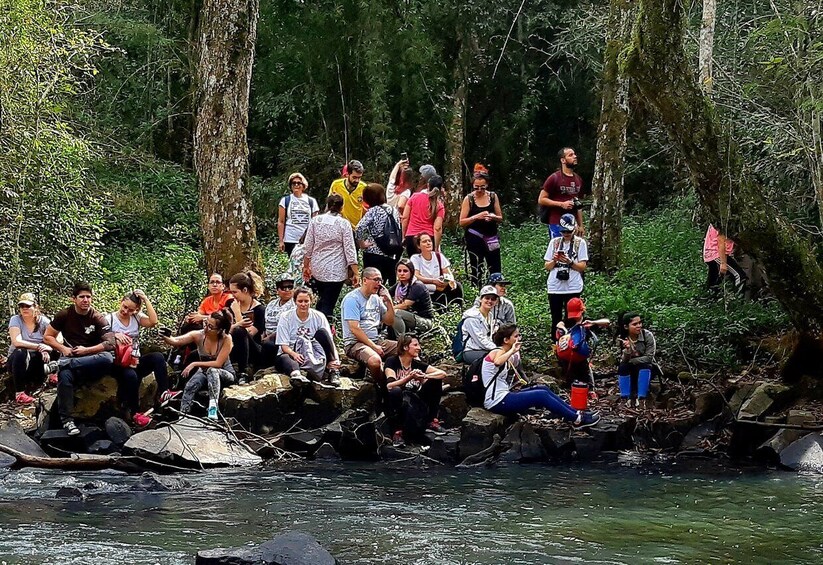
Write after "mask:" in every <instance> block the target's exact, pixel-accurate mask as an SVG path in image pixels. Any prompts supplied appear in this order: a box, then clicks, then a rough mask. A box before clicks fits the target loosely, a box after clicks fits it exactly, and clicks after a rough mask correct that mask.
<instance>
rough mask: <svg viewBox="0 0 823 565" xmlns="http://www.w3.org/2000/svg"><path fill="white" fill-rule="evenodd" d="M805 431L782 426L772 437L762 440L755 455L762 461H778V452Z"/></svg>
mask: <svg viewBox="0 0 823 565" xmlns="http://www.w3.org/2000/svg"><path fill="white" fill-rule="evenodd" d="M806 433H807V432H804V431H803V430H790V429H788V428H783V429H781V430H779V431H778V432H777V433H776V434H774V435H773V436H772V437H770V438H769V439H767V440H766V441H764V442H763V443H762V444H761V445H760V447H758V448H757V451H756V452H755V456H756V457H757V458H758V459H761V460H762V461H766V462H768V463H779V462H780V454H781V453H782V452H783V450H784V449H786V448H787V447H789V446H790V445H791V444H793V443H794V442H796V441H797V440H799V439H800V438H801V437H802V436H804V435H806Z"/></svg>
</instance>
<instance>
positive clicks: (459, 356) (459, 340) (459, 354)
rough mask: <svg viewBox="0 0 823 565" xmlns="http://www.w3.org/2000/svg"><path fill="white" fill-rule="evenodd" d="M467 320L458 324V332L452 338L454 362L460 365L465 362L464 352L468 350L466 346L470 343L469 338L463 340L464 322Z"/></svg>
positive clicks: (462, 320)
mask: <svg viewBox="0 0 823 565" xmlns="http://www.w3.org/2000/svg"><path fill="white" fill-rule="evenodd" d="M465 321H466V319H465V318H463V319H461V320H460V321H459V322H458V323H457V330H456V333H455V334H454V337H452V355H454V360H455V361H457V362H458V363H462V362H463V351H464V350H465V349H466V344H467V343H468V342H469V338H466V339H463V322H465Z"/></svg>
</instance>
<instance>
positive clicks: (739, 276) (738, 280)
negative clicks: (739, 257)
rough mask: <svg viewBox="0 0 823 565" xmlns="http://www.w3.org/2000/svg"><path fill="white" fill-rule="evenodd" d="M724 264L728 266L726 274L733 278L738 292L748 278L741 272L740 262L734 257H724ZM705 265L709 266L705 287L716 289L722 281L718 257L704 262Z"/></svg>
mask: <svg viewBox="0 0 823 565" xmlns="http://www.w3.org/2000/svg"><path fill="white" fill-rule="evenodd" d="M726 265H727V266H728V270H727V271H726V276H727V277H732V278H733V279H734V288H735V290H736V291H738V292H740V290H742V289H743V285H744V284H746V281H747V280H749V278H748V277H747V276H746V273H744V272H743V267H741V266H740V264H739V263H738V262H737V261H735V260H734V257H731V256H728V257H726ZM706 266H707V267H709V276H708V279H707V280H706V288H708V289H709V290H713V291H717V290H718V289H719V288H720V283H722V282H723V277H722V276H720V259H719V258H718V259H715V260H714V261H709V262H708V263H706Z"/></svg>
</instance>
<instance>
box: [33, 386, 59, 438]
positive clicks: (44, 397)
mask: <svg viewBox="0 0 823 565" xmlns="http://www.w3.org/2000/svg"><path fill="white" fill-rule="evenodd" d="M35 419H36V420H37V423H36V424H35V430H34V437H35V438H36V439H40V436H42V435H43V434H44V433H46V432H47V431H48V430H50V429H52V428H59V427H60V416H59V414H58V413H57V393H54V392H44V393H43V394H41V395H40V396H39V397H38V398H37V409H36V411H35Z"/></svg>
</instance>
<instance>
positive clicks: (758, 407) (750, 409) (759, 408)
mask: <svg viewBox="0 0 823 565" xmlns="http://www.w3.org/2000/svg"><path fill="white" fill-rule="evenodd" d="M790 392H791V388H790V387H788V386H786V385H781V384H774V383H762V384H760V385H758V387H757V388H756V389H754V391H752V393H751V394H750V395H749V397H748V398H747V399H746V400H745V401H744V402H743V404H742V405H741V406H740V411H739V412H738V413H737V417H738V418H739V419H749V420H756V419H757V418H759V417H761V416H763V415H764V414H766V412H767V411H768V410H769V409H770V408H772V405H773V404H775V402H778V401H781V400H783V399H785V398H786V397H787V396H788V395H789V394H790Z"/></svg>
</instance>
